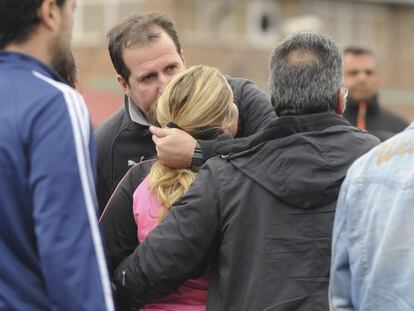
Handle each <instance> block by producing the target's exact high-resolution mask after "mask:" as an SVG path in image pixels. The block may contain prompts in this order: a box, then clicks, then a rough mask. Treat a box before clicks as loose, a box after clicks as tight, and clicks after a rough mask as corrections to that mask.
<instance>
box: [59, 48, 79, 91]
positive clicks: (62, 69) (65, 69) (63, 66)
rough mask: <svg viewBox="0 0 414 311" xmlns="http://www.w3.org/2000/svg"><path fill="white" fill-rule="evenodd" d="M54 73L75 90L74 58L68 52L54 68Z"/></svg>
mask: <svg viewBox="0 0 414 311" xmlns="http://www.w3.org/2000/svg"><path fill="white" fill-rule="evenodd" d="M55 71H56V72H57V73H58V74H59V75H60V76H61V77H62V78H63V79H65V81H66V82H67V84H68V85H69V86H71V87H73V88H76V82H77V80H78V73H77V69H76V61H75V56H74V55H73V53H72V51H69V53H68V55H67V57H64V58H62V59H61V61H60V62H58V63H57V65H56V67H55Z"/></svg>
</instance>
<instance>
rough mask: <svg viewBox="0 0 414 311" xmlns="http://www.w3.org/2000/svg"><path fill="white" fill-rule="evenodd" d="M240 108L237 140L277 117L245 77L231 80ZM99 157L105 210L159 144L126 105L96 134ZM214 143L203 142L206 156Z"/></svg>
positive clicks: (101, 204) (101, 206) (99, 193)
mask: <svg viewBox="0 0 414 311" xmlns="http://www.w3.org/2000/svg"><path fill="white" fill-rule="evenodd" d="M227 80H228V82H229V84H230V86H231V88H232V89H233V93H234V101H235V103H236V105H237V107H238V108H239V128H238V132H237V137H245V136H249V135H252V134H254V133H256V132H258V131H259V130H261V129H263V128H264V127H265V126H266V124H268V123H269V121H270V120H272V119H273V118H275V117H276V115H275V113H274V111H273V109H272V107H271V104H270V100H269V98H268V97H267V96H266V94H265V93H264V92H263V91H262V90H260V89H259V88H258V87H257V86H256V85H255V84H254V83H252V82H251V81H249V80H246V79H242V78H230V77H228V78H227ZM95 140H96V145H97V154H98V176H97V190H96V191H97V196H98V202H99V209H100V212H102V211H103V209H104V207H105V205H106V203H107V202H108V200H109V198H110V196H111V194H112V193H113V191H114V189H115V187H116V186H117V184H118V183H119V181H120V180H121V178H122V177H123V176H124V175H125V173H126V172H127V171H128V169H129V168H130V167H131V166H133V165H134V164H135V163H139V162H141V161H143V160H147V159H149V158H153V157H154V156H155V155H156V150H155V145H154V143H153V141H152V139H151V133H150V131H149V128H148V125H141V124H138V123H135V122H133V121H132V120H131V118H130V114H129V111H128V103H127V102H126V103H125V105H124V107H122V108H121V109H120V110H119V111H118V112H116V113H115V114H114V115H112V116H111V117H110V119H109V120H107V121H106V122H105V123H104V124H103V125H102V126H100V127H99V128H98V129H97V130H96V131H95ZM213 144H214V142H212V141H204V142H200V145H201V147H202V150H203V157H204V158H205V159H208V158H210V157H212V156H213V155H214V153H213V149H212V148H213Z"/></svg>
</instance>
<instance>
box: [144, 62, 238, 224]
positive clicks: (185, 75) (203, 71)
mask: <svg viewBox="0 0 414 311" xmlns="http://www.w3.org/2000/svg"><path fill="white" fill-rule="evenodd" d="M232 103H233V94H232V91H231V89H230V87H229V85H228V83H227V81H226V79H225V78H224V76H223V75H222V74H221V73H220V71H218V70H217V69H216V68H212V67H208V66H194V67H191V68H189V69H187V70H185V71H183V72H181V73H179V74H178V75H176V76H175V77H174V78H173V79H171V81H170V82H169V83H168V85H167V86H166V88H165V90H164V91H163V93H162V95H161V96H160V97H159V99H158V101H157V103H156V108H155V111H156V115H157V119H158V122H159V124H160V125H161V126H162V127H165V126H167V124H168V123H170V122H172V123H174V124H175V125H177V126H178V127H179V128H180V129H182V130H183V131H185V132H187V133H189V134H190V135H191V136H193V137H194V138H196V139H212V138H215V137H217V136H218V135H219V134H220V133H221V132H222V129H223V126H226V125H229V124H230V123H231V121H232V117H233V116H232V110H231V104H232ZM195 177H196V173H195V172H193V171H192V170H190V169H173V168H170V167H168V166H166V165H165V164H163V163H162V162H161V161H159V160H157V161H156V162H155V163H154V165H153V166H152V168H151V171H150V173H149V175H148V182H149V187H150V191H152V192H153V193H154V194H155V195H156V196H157V198H158V200H159V201H160V204H161V210H160V213H159V215H158V221H159V222H161V221H162V220H163V219H164V217H165V216H166V214H167V213H168V211H169V210H170V209H171V207H172V205H173V204H174V203H175V202H177V201H178V200H179V199H180V198H181V197H182V195H183V194H184V193H185V192H187V191H188V189H189V188H190V186H191V184H192V182H193V181H194V179H195Z"/></svg>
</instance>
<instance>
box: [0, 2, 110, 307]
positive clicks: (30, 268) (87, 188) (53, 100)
mask: <svg viewBox="0 0 414 311" xmlns="http://www.w3.org/2000/svg"><path fill="white" fill-rule="evenodd" d="M75 6H76V3H75V1H74V0H18V1H16V0H0V49H1V51H0V98H1V101H0V106H1V110H0V124H1V127H2V129H1V131H0V189H1V190H0V192H1V195H0V215H1V216H0V219H1V222H2V223H1V226H0V310H2V311H3V310H4V311H10V310H45V311H46V310H68V311H73V310H85V311H92V310H96V311H102V310H113V309H114V307H113V302H112V296H111V287H110V282H109V279H108V273H107V270H106V263H105V256H104V252H103V247H102V244H101V239H100V234H99V229H98V225H97V217H96V216H97V215H96V197H95V189H94V182H93V175H92V171H93V169H94V164H95V159H94V156H95V154H94V145H93V144H94V143H93V139H92V137H91V127H90V121H89V115H88V111H87V109H86V106H85V103H84V102H83V99H82V97H81V96H80V94H78V93H77V92H76V91H74V90H73V89H72V88H71V87H69V86H68V85H66V84H64V83H63V82H64V81H63V80H61V77H60V76H58V75H57V74H56V72H55V69H56V68H58V67H59V65H60V64H62V63H66V62H67V61H68V59H67V58H68V57H70V56H71V54H70V52H71V37H72V29H73V23H74V10H75ZM91 161H92V163H91Z"/></svg>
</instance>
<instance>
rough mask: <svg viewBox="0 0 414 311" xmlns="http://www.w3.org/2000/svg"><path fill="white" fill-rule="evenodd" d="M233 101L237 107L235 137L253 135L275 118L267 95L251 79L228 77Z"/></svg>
mask: <svg viewBox="0 0 414 311" xmlns="http://www.w3.org/2000/svg"><path fill="white" fill-rule="evenodd" d="M228 81H229V83H230V85H231V86H232V89H233V93H234V101H235V103H236V105H237V107H238V108H239V124H238V125H239V129H238V131H237V136H236V137H247V136H250V135H253V134H255V133H257V132H259V131H260V130H262V129H263V128H265V127H266V125H267V124H268V123H269V122H270V121H271V120H273V119H274V118H276V113H275V112H274V109H273V108H272V105H271V103H270V99H269V97H268V96H267V95H266V94H265V93H264V92H263V91H262V90H261V89H260V88H258V87H257V86H256V85H255V84H254V83H253V82H252V81H250V80H246V79H240V78H229V80H228Z"/></svg>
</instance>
